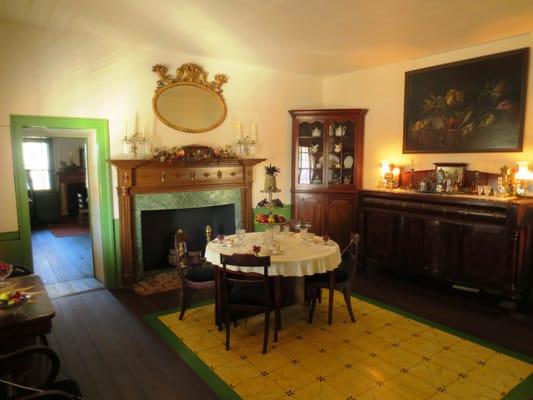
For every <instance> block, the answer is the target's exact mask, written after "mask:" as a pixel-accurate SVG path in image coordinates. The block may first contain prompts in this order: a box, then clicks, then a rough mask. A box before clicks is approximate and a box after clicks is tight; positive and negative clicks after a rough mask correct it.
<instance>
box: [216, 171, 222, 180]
mask: <svg viewBox="0 0 533 400" xmlns="http://www.w3.org/2000/svg"><path fill="white" fill-rule="evenodd" d="M217 178H218V179H222V171H221V170H218V172H217Z"/></svg>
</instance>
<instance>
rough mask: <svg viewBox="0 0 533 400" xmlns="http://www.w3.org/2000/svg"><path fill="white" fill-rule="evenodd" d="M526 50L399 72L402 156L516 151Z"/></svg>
mask: <svg viewBox="0 0 533 400" xmlns="http://www.w3.org/2000/svg"><path fill="white" fill-rule="evenodd" d="M528 64H529V48H524V49H519V50H513V51H508V52H505V53H498V54H492V55H489V56H484V57H478V58H472V59H469V60H464V61H459V62H454V63H450V64H444V65H439V66H434V67H429V68H424V69H419V70H414V71H408V72H406V73H405V102H404V131H403V152H404V153H476V152H503V151H509V152H511V151H522V142H523V133H524V131H523V130H524V117H525V103H526V88H527V73H528Z"/></svg>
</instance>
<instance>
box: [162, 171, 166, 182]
mask: <svg viewBox="0 0 533 400" xmlns="http://www.w3.org/2000/svg"><path fill="white" fill-rule="evenodd" d="M166 180H167V173H166V172H165V171H162V172H161V182H165V181H166Z"/></svg>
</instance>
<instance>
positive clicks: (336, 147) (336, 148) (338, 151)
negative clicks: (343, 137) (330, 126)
mask: <svg viewBox="0 0 533 400" xmlns="http://www.w3.org/2000/svg"><path fill="white" fill-rule="evenodd" d="M341 150H342V143H335V149H334V151H335V153H340V152H341Z"/></svg>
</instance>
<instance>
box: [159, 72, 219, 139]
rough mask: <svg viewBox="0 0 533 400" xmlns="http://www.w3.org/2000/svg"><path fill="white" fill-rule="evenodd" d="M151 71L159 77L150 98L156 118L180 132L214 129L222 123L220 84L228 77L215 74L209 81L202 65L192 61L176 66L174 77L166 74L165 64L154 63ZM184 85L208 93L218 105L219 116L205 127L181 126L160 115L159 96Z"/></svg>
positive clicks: (198, 131)
mask: <svg viewBox="0 0 533 400" xmlns="http://www.w3.org/2000/svg"><path fill="white" fill-rule="evenodd" d="M152 71H153V72H155V73H156V74H158V75H159V78H160V79H159V80H158V81H157V88H156V90H155V93H154V97H153V99H152V108H153V110H154V113H155V115H156V116H157V118H159V120H160V121H161V122H163V123H164V124H165V125H167V126H169V127H171V128H173V129H176V130H179V131H182V132H189V133H200V132H207V131H210V130H212V129H215V128H216V127H217V126H219V125H220V124H222V122H224V120H225V119H226V115H227V106H226V101H225V100H224V96H223V95H222V85H224V84H225V83H226V82H227V81H228V77H227V76H226V75H224V74H217V75H215V79H214V80H213V81H211V82H209V81H208V78H207V72H206V71H205V70H204V69H203V67H202V66H200V65H198V64H194V63H187V64H183V65H182V66H181V67H179V68H177V69H176V76H175V77H173V76H172V75H170V74H168V68H167V67H166V66H165V65H161V64H157V65H154V66H153V67H152ZM184 86H186V87H195V88H198V89H199V90H202V91H205V92H207V93H209V94H210V95H211V96H212V97H213V98H215V99H216V101H217V104H218V105H219V106H220V117H219V118H217V119H216V120H215V121H214V122H212V123H210V124H209V125H207V126H205V127H201V128H197V127H195V128H191V127H187V126H181V125H180V124H177V123H175V122H173V121H170V120H169V118H168V116H164V115H162V114H161V112H160V110H159V109H158V99H159V97H160V96H161V95H162V94H163V93H165V92H166V91H168V90H171V89H173V88H177V87H184Z"/></svg>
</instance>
